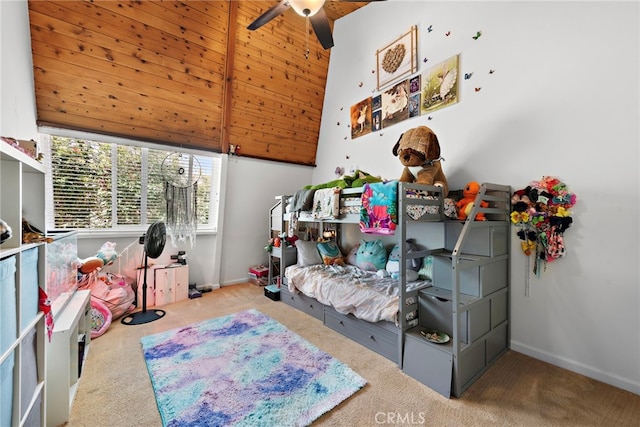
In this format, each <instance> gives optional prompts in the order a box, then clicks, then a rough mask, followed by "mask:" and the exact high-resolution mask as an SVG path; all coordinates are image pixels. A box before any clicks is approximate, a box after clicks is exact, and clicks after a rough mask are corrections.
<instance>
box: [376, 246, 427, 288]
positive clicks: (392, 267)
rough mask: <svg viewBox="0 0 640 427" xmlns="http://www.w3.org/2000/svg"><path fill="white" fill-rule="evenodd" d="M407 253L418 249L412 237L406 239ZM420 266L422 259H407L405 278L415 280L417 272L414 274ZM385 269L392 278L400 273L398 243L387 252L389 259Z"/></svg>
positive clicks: (395, 277)
mask: <svg viewBox="0 0 640 427" xmlns="http://www.w3.org/2000/svg"><path fill="white" fill-rule="evenodd" d="M406 247H407V253H411V252H415V251H417V250H418V247H417V246H416V244H415V242H414V240H413V239H409V240H407V244H406ZM421 266H422V259H420V258H414V259H409V260H407V263H406V273H405V274H406V275H407V280H416V279H417V274H414V273H415V272H417V271H418V270H420V267H421ZM385 268H386V270H387V272H388V273H389V275H390V276H391V277H392V278H393V279H397V278H398V277H399V275H400V245H395V246H394V247H393V249H391V252H390V253H389V260H388V261H387V265H386V267H385Z"/></svg>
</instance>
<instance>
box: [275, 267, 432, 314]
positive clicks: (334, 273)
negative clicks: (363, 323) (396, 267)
mask: <svg viewBox="0 0 640 427" xmlns="http://www.w3.org/2000/svg"><path fill="white" fill-rule="evenodd" d="M285 276H286V278H287V279H288V287H289V291H290V292H293V293H297V292H302V293H303V294H305V295H307V296H310V297H312V298H315V299H317V300H318V301H319V302H321V303H322V304H325V305H330V306H332V307H333V308H335V309H336V311H338V312H339V313H342V314H353V315H354V316H355V317H357V318H359V319H363V320H367V321H369V322H379V321H381V320H386V321H389V322H394V323H396V324H397V323H398V280H395V279H391V278H389V277H387V278H380V277H378V276H376V274H375V272H372V271H365V270H361V269H359V268H358V267H356V266H354V265H344V266H341V265H311V266H308V267H300V266H297V265H292V266H289V267H287V269H286V270H285ZM428 284H429V282H427V281H415V282H409V283H408V284H407V288H408V289H416V288H419V287H424V286H427V285H428Z"/></svg>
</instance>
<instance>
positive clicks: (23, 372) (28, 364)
mask: <svg viewBox="0 0 640 427" xmlns="http://www.w3.org/2000/svg"><path fill="white" fill-rule="evenodd" d="M36 337H37V335H36V330H35V329H32V330H30V331H29V333H28V334H27V336H26V337H25V338H24V339H23V340H22V345H21V347H20V349H21V351H20V363H21V366H20V378H21V386H20V396H21V399H20V401H21V405H20V406H21V408H20V418H23V417H24V416H25V414H26V413H27V409H28V408H29V404H30V403H31V399H33V393H34V392H35V390H36V387H37V385H38V362H37V354H38V353H37V350H38V349H37V341H36Z"/></svg>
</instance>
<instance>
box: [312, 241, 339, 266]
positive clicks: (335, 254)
mask: <svg viewBox="0 0 640 427" xmlns="http://www.w3.org/2000/svg"><path fill="white" fill-rule="evenodd" d="M318 252H320V257H322V262H323V263H324V264H325V265H332V264H338V265H344V258H343V256H342V252H340V248H339V247H338V245H337V244H336V242H335V241H333V240H329V241H327V242H320V243H318Z"/></svg>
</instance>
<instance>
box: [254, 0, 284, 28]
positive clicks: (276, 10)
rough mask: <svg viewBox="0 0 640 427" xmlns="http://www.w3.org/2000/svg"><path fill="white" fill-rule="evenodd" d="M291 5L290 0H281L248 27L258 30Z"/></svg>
mask: <svg viewBox="0 0 640 427" xmlns="http://www.w3.org/2000/svg"><path fill="white" fill-rule="evenodd" d="M290 7H291V6H290V5H289V0H280V3H278V4H277V5H275V6H273V7H272V8H271V9H269V10H267V11H266V12H265V13H263V14H262V15H260V16H259V17H258V19H256V20H255V21H253V22H252V23H251V24H249V26H248V27H247V29H249V30H251V31H253V30H257V29H258V28H260V27H262V26H263V25H264V24H266V23H267V22H269V21H271V20H272V19H273V18H277V17H278V16H280V15H282V14H283V13H285V12H286V11H287V9H289V8H290Z"/></svg>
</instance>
